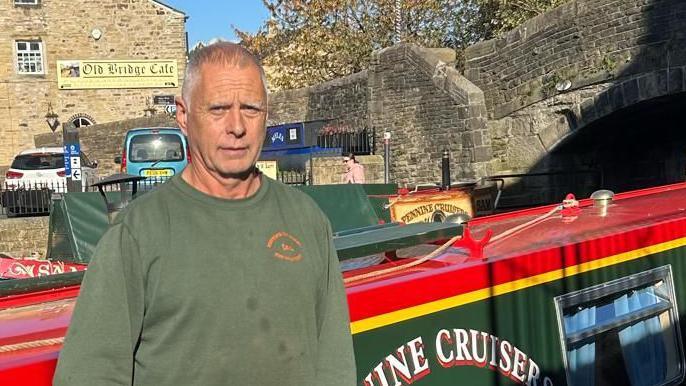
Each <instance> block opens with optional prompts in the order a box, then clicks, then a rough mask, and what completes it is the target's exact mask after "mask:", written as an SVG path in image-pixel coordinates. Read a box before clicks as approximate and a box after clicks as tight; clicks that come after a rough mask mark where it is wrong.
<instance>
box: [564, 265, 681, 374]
mask: <svg viewBox="0 0 686 386" xmlns="http://www.w3.org/2000/svg"><path fill="white" fill-rule="evenodd" d="M555 305H556V308H557V314H558V326H559V329H560V335H561V342H562V354H563V357H564V361H565V369H566V371H567V382H568V384H569V385H570V386H581V385H584V386H594V385H610V386H613V385H617V386H619V385H622V386H625V385H633V386H638V385H640V386H653V385H655V386H657V385H668V384H672V383H673V382H675V381H678V380H680V379H682V376H683V372H684V352H683V345H682V342H681V335H680V331H679V320H678V311H677V305H676V297H675V295H674V284H673V280H672V270H671V266H670V265H667V266H663V267H659V268H655V269H651V270H649V271H646V272H642V273H640V274H636V275H631V276H627V277H624V278H621V279H617V280H613V281H610V282H607V283H603V284H600V285H596V286H593V287H590V288H586V289H583V290H580V291H575V292H572V293H569V294H566V295H562V296H558V297H556V298H555Z"/></svg>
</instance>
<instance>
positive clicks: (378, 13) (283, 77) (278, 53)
mask: <svg viewBox="0 0 686 386" xmlns="http://www.w3.org/2000/svg"><path fill="white" fill-rule="evenodd" d="M562 1H564V0H402V1H401V2H400V4H401V13H402V21H401V25H400V30H401V31H402V41H404V42H408V43H415V44H418V45H421V46H424V47H451V48H454V49H456V50H458V53H459V50H461V49H463V48H464V47H466V46H468V45H470V44H473V43H475V42H477V41H479V40H483V39H488V38H491V37H493V36H496V34H498V33H501V32H503V31H505V30H508V29H510V28H512V27H513V26H514V25H517V24H518V23H520V22H521V21H523V20H526V19H527V18H529V17H530V16H532V15H535V14H538V13H540V12H544V11H545V10H547V9H549V8H550V7H551V6H553V5H557V4H558V3H560V2H562ZM263 3H264V5H265V6H266V7H267V9H268V10H269V13H270V19H269V20H268V21H266V22H265V24H264V25H263V26H262V27H261V28H260V29H259V30H258V31H257V32H256V33H255V34H249V33H245V32H242V31H239V30H237V29H236V33H237V35H238V36H239V37H240V39H241V40H242V44H244V45H245V46H246V47H248V48H249V49H250V50H251V51H252V52H254V53H255V54H256V55H257V56H259V57H260V58H261V59H262V61H263V64H264V65H265V69H266V70H267V77H268V78H269V83H270V86H271V87H272V88H273V89H279V88H297V87H303V86H309V85H312V84H316V83H320V82H323V81H327V80H331V79H334V78H338V77H341V76H345V75H349V74H352V73H355V72H358V71H361V70H363V69H364V68H367V66H368V64H369V59H370V55H371V53H372V52H373V51H374V50H378V49H380V48H384V47H388V46H390V45H392V44H393V43H394V41H395V39H396V37H397V34H396V16H395V15H396V13H395V10H396V8H395V7H396V0H263ZM234 29H235V28H234Z"/></svg>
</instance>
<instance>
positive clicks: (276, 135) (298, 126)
mask: <svg viewBox="0 0 686 386" xmlns="http://www.w3.org/2000/svg"><path fill="white" fill-rule="evenodd" d="M303 127H304V126H303V124H302V123H291V124H286V125H278V126H269V127H267V135H266V136H265V138H264V144H263V146H262V150H277V149H294V148H301V147H305V136H304V130H303Z"/></svg>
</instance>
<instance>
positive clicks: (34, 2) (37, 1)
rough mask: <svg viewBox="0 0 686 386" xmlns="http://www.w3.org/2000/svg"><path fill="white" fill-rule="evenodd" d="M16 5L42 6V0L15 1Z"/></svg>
mask: <svg viewBox="0 0 686 386" xmlns="http://www.w3.org/2000/svg"><path fill="white" fill-rule="evenodd" d="M14 5H18V6H22V5H28V6H31V5H40V0H14Z"/></svg>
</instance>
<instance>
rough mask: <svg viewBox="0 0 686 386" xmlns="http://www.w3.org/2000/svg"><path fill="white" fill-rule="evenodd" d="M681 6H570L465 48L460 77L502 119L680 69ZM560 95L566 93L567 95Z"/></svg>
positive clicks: (685, 8) (652, 1)
mask: <svg viewBox="0 0 686 386" xmlns="http://www.w3.org/2000/svg"><path fill="white" fill-rule="evenodd" d="M685 45H686V2H684V1H682V0H622V1H617V0H574V1H570V2H568V3H565V4H563V5H561V6H560V7H558V8H556V9H554V10H552V11H550V12H547V13H545V14H542V15H540V16H538V17H535V18H533V19H531V20H529V21H527V22H525V23H524V24H523V25H521V26H520V27H518V28H516V29H515V30H513V31H510V32H509V33H507V34H506V35H505V36H503V37H502V38H499V39H494V40H489V41H485V42H481V43H478V44H475V45H473V46H471V47H469V48H467V50H466V53H465V57H466V69H465V76H466V77H467V78H468V79H469V80H471V81H472V82H474V84H476V85H477V86H478V87H480V88H481V89H482V90H483V91H484V94H485V97H486V105H487V106H488V111H489V116H490V117H491V118H502V117H505V116H507V115H509V114H511V113H512V112H514V111H517V110H518V109H521V108H523V107H525V106H528V105H531V104H533V103H536V102H538V101H541V100H544V99H548V98H550V97H552V96H554V95H555V94H557V93H558V91H557V90H556V85H557V84H558V83H559V84H564V82H565V81H569V82H570V88H569V90H574V89H578V88H584V87H587V86H589V85H592V84H596V83H605V82H608V81H610V80H614V79H621V78H624V77H630V76H633V75H637V74H642V73H646V72H652V71H655V70H657V69H669V68H673V69H674V70H673V71H670V72H669V73H667V72H665V74H664V78H665V82H666V83H669V80H668V79H669V78H670V77H671V76H676V75H677V73H678V72H679V73H680V72H681V71H682V68H681V67H682V66H685V65H686V51H685V50H684V49H683V47H684V46H685ZM569 90H566V91H569Z"/></svg>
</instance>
